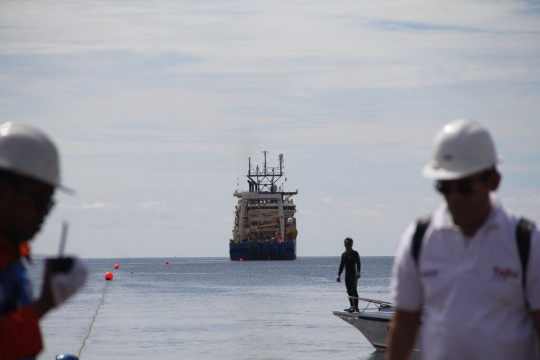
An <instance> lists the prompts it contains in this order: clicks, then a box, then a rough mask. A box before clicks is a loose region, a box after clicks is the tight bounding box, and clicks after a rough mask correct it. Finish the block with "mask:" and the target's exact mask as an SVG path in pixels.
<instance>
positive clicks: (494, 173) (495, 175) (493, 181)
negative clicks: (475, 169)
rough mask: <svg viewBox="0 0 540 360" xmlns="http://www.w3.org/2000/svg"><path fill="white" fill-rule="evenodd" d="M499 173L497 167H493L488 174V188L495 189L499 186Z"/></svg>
mask: <svg viewBox="0 0 540 360" xmlns="http://www.w3.org/2000/svg"><path fill="white" fill-rule="evenodd" d="M501 179H502V176H501V173H499V171H498V170H497V168H493V170H491V175H490V176H489V181H488V186H489V190H491V191H495V190H497V189H498V188H499V185H500V184H501Z"/></svg>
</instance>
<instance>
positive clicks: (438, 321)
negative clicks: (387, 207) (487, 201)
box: [391, 197, 540, 360]
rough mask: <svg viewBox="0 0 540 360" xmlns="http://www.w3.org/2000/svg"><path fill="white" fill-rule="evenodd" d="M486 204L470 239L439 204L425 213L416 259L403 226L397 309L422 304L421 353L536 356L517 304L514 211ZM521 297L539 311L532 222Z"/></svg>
mask: <svg viewBox="0 0 540 360" xmlns="http://www.w3.org/2000/svg"><path fill="white" fill-rule="evenodd" d="M491 201H492V207H493V208H492V211H491V213H490V215H489V217H488V219H487V220H486V222H485V223H484V224H483V226H482V227H481V228H480V229H479V230H478V231H477V232H476V234H475V235H474V236H473V237H471V238H465V237H464V236H463V235H462V234H461V232H460V231H459V229H458V228H457V227H456V226H455V225H454V223H453V221H452V217H451V215H450V213H449V212H448V210H447V206H446V204H442V205H441V206H440V207H439V208H438V209H437V210H436V211H435V212H434V213H433V215H432V217H431V222H430V224H429V227H428V228H427V230H426V233H425V235H424V242H423V245H422V248H421V251H420V256H419V261H418V264H416V263H415V262H414V260H413V258H412V253H411V244H412V236H413V233H414V231H415V229H416V224H411V225H410V226H409V228H408V229H407V230H406V231H405V232H404V234H403V236H402V239H401V244H400V246H399V249H398V252H397V254H396V258H395V261H394V267H393V278H392V287H391V288H392V297H393V299H394V303H395V304H396V307H397V308H398V309H402V310H420V309H422V327H421V331H420V336H421V356H422V358H423V359H429V360H438V359H490V360H494V359H495V360H496V359H501V360H507V359H538V358H539V357H538V354H537V349H538V346H537V335H536V331H535V329H534V325H533V321H532V316H531V315H530V313H529V312H528V310H527V308H526V306H525V298H524V293H523V287H522V284H521V271H522V268H521V262H520V259H519V254H518V248H517V244H516V238H515V230H516V224H517V221H518V218H517V217H516V215H514V214H512V213H510V212H509V211H507V210H506V209H505V208H503V207H502V205H501V204H500V203H499V202H498V201H497V200H496V199H495V197H492V200H491ZM527 298H528V301H529V304H530V307H531V309H532V310H540V232H539V231H538V229H537V228H535V229H534V231H533V234H532V236H531V247H530V252H529V262H528V267H527Z"/></svg>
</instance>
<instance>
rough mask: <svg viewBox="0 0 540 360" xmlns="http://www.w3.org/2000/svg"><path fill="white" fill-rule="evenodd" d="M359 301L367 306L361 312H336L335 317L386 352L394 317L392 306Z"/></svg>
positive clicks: (376, 347)
mask: <svg viewBox="0 0 540 360" xmlns="http://www.w3.org/2000/svg"><path fill="white" fill-rule="evenodd" d="M358 300H360V301H363V302H364V303H365V304H366V305H365V307H364V308H363V309H360V311H359V312H348V311H334V315H336V316H337V317H338V318H340V319H342V320H343V321H345V322H347V323H349V324H351V325H352V326H354V327H355V328H357V329H358V330H359V331H360V332H361V333H362V335H364V336H365V337H366V339H367V340H368V341H369V342H370V344H371V345H373V347H374V348H375V349H377V350H383V351H384V350H386V338H387V335H388V331H389V330H390V320H391V319H392V316H393V315H394V308H393V307H392V304H391V303H389V302H386V301H380V300H373V299H366V298H358ZM360 304H361V303H360ZM360 304H359V305H360ZM359 308H360V306H359Z"/></svg>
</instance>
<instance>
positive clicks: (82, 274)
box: [0, 123, 86, 360]
mask: <svg viewBox="0 0 540 360" xmlns="http://www.w3.org/2000/svg"><path fill="white" fill-rule="evenodd" d="M56 188H60V189H64V190H67V189H66V188H64V187H63V186H62V185H60V169H59V160H58V153H57V150H56V147H55V145H54V144H53V143H52V142H51V141H50V140H49V138H48V137H47V136H46V135H45V134H43V133H42V132H41V131H39V130H37V129H35V128H33V127H30V126H25V125H20V124H13V123H5V124H2V125H0V358H1V359H2V360H16V359H26V360H29V359H35V357H36V355H37V354H38V353H39V352H40V351H41V350H42V348H43V341H42V338H41V332H40V328H39V320H40V319H41V318H42V317H43V316H44V315H45V314H47V313H48V312H49V311H50V310H51V309H53V308H54V307H56V306H58V305H60V304H61V303H63V302H64V301H65V300H66V299H67V298H69V297H70V296H71V295H73V294H74V293H75V292H76V291H77V289H79V288H80V287H81V286H82V285H83V284H84V281H85V279H86V267H85V266H84V264H83V263H82V262H81V261H80V260H78V259H76V258H68V257H63V258H56V259H47V260H46V262H45V274H44V277H43V285H42V292H41V295H40V296H39V297H38V299H36V300H34V299H33V298H32V291H31V290H32V289H31V288H30V281H29V276H28V273H27V271H26V266H25V264H24V260H23V258H24V257H26V256H29V254H28V253H27V251H23V249H25V248H26V247H25V246H24V245H25V244H26V242H27V241H30V240H31V239H32V238H33V237H34V235H35V234H36V233H37V232H39V230H40V229H41V226H42V223H43V221H44V220H45V217H46V216H47V214H48V213H49V211H50V210H51V208H52V206H53V205H54V200H53V198H52V196H53V194H54V192H55V189H56Z"/></svg>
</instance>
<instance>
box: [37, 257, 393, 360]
mask: <svg viewBox="0 0 540 360" xmlns="http://www.w3.org/2000/svg"><path fill="white" fill-rule="evenodd" d="M83 261H84V262H85V263H86V264H87V266H88V269H89V276H88V280H87V283H86V284H85V286H84V287H83V288H82V289H81V290H80V291H79V292H78V293H77V294H76V295H74V296H73V297H72V298H71V299H69V300H68V301H67V302H66V303H64V304H62V306H60V307H58V308H56V309H54V310H53V311H52V312H50V313H49V314H47V315H46V317H45V318H44V319H42V321H41V330H42V333H43V336H44V342H45V349H44V351H43V352H42V353H41V354H40V355H39V356H38V359H42V360H53V359H55V358H56V355H58V354H73V355H77V356H79V358H80V359H81V360H107V359H111V360H113V359H114V360H119V359H134V360H138V359H141V360H142V359H145V360H148V359H152V360H155V359H225V360H239V359H265V360H271V359H310V360H312V359H339V360H344V359H358V360H360V359H376V360H379V359H384V352H378V351H375V349H374V348H373V347H372V346H371V345H370V344H369V342H368V341H367V340H366V339H365V338H364V337H363V335H362V334H361V333H360V332H359V331H358V330H357V329H356V328H354V327H353V326H351V325H349V324H347V323H346V322H344V321H343V320H341V319H339V318H337V317H336V316H334V315H333V314H332V311H334V310H343V309H344V308H348V307H349V303H348V300H347V295H346V290H345V284H344V282H341V283H338V282H336V275H337V271H338V267H339V261H340V257H337V256H334V257H299V258H297V259H296V260H294V261H230V260H229V258H120V259H111V258H107V259H83ZM392 263H393V257H362V277H361V279H360V280H359V283H358V292H359V295H360V297H366V298H372V299H378V300H384V301H389V300H390V298H389V296H390V294H389V287H390V277H391V268H392ZM43 264H44V262H43V260H42V259H41V260H40V259H36V260H34V261H33V262H32V263H31V264H30V265H29V271H30V276H31V280H32V282H33V291H34V293H35V294H36V295H37V294H38V293H39V290H40V286H41V281H42V280H41V277H42V274H43ZM115 264H118V266H119V268H118V269H115V268H114V267H115ZM107 272H111V273H112V274H113V276H114V277H113V280H111V281H107V280H105V273H107Z"/></svg>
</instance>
